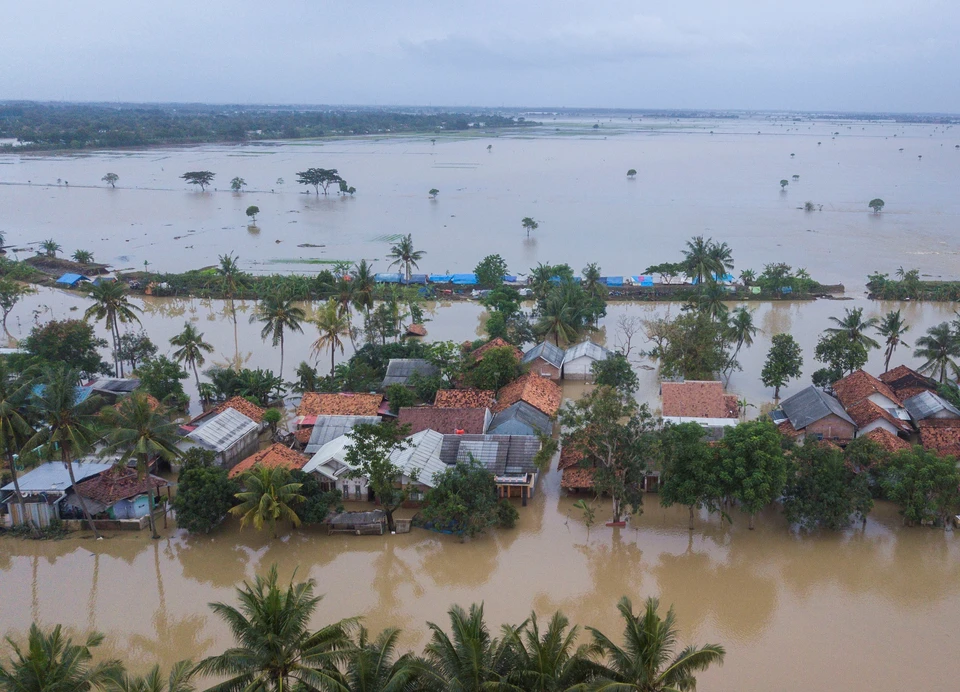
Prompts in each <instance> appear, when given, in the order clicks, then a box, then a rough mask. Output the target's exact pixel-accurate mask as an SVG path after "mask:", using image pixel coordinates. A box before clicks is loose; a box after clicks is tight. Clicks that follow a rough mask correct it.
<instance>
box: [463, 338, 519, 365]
mask: <svg viewBox="0 0 960 692" xmlns="http://www.w3.org/2000/svg"><path fill="white" fill-rule="evenodd" d="M495 348H509V349H510V350H511V351H513V354H514V355H515V356H516V357H517V360H518V361H519V360H521V359H522V358H523V351H521V350H520V349H519V348H517V347H516V346H514V345H513V344H511V343H509V342H507V341H504V340H503V339H502V338H500V337H499V336H498V337H496V338H494V339H490V341H488V342H487V343H485V344H484V345H483V346H480V347H479V348H476V349H474V350H473V351H471V352H470V358H471V359H472V360H473V362H474V363H479V362H480V361H481V360H483V356H484V354H486V353H487V352H488V351H491V350H493V349H495Z"/></svg>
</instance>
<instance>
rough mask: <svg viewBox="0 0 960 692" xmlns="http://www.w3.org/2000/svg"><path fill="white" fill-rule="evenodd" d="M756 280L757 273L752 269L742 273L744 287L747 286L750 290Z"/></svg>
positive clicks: (741, 278)
mask: <svg viewBox="0 0 960 692" xmlns="http://www.w3.org/2000/svg"><path fill="white" fill-rule="evenodd" d="M756 280H757V273H756V272H755V271H753V270H752V269H744V270H743V271H742V272H740V281H741V282H742V283H743V285H744V286H747V287H748V288H749V287H750V285H751V284H752V283H753V282H754V281H756Z"/></svg>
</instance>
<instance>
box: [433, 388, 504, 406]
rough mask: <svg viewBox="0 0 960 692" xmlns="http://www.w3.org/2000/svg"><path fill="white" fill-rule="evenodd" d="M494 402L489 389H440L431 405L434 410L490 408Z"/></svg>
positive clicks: (492, 393)
mask: <svg viewBox="0 0 960 692" xmlns="http://www.w3.org/2000/svg"><path fill="white" fill-rule="evenodd" d="M495 401H496V400H495V399H494V392H493V390H491V389H441V390H439V391H438V392H437V396H436V398H435V399H434V400H433V405H434V406H435V407H436V408H490V407H491V406H493V405H494V403H495Z"/></svg>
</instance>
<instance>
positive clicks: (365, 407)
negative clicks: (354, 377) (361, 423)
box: [297, 392, 383, 416]
mask: <svg viewBox="0 0 960 692" xmlns="http://www.w3.org/2000/svg"><path fill="white" fill-rule="evenodd" d="M382 401H383V395H382V394H353V393H351V392H342V393H340V394H320V393H318V392H307V393H305V394H304V395H303V398H302V399H301V400H300V406H299V407H298V408H297V415H298V416H376V415H377V410H378V409H379V408H380V403H381V402H382Z"/></svg>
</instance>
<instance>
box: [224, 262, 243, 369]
mask: <svg viewBox="0 0 960 692" xmlns="http://www.w3.org/2000/svg"><path fill="white" fill-rule="evenodd" d="M219 259H220V266H219V267H217V275H218V276H219V277H220V291H221V292H222V293H223V295H225V296H226V297H227V300H229V301H230V317H231V319H233V346H234V357H235V358H236V362H237V363H238V365H237V367H238V368H239V363H240V340H239V338H238V336H237V306H236V303H235V302H234V300H235V298H236V296H237V294H238V293H240V292H241V291H243V289H244V288H246V285H247V279H246V274H244V273H243V272H242V271H241V270H240V265H239V264H238V261H239V259H240V258H239V257H235V256H234V255H233V254H232V253H228V254H226V255H220V257H219Z"/></svg>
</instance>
